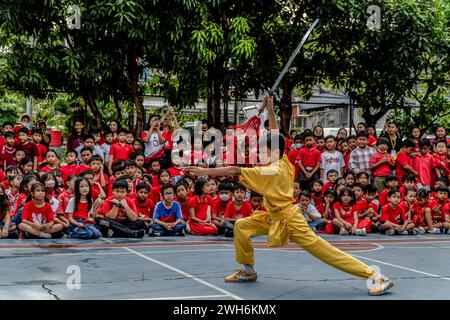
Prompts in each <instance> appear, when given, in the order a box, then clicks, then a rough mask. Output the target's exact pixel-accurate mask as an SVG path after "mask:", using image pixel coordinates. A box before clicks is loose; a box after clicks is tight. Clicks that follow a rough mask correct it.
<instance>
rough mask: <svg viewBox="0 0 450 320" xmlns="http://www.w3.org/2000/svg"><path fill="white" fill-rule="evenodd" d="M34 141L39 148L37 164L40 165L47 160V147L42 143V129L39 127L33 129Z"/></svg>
mask: <svg viewBox="0 0 450 320" xmlns="http://www.w3.org/2000/svg"><path fill="white" fill-rule="evenodd" d="M31 137H32V141H33V143H34V144H35V145H36V149H37V164H38V167H39V166H40V165H41V163H43V162H44V161H45V157H46V153H47V147H46V146H45V145H44V144H42V143H41V142H42V131H41V130H39V129H34V130H33V131H32V136H31Z"/></svg>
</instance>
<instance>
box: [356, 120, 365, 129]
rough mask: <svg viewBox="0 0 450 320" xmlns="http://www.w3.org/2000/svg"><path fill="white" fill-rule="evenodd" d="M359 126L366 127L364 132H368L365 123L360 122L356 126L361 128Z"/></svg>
mask: <svg viewBox="0 0 450 320" xmlns="http://www.w3.org/2000/svg"><path fill="white" fill-rule="evenodd" d="M359 125H362V126H364V131H366V130H367V123H365V122H358V124H357V125H356V126H359Z"/></svg>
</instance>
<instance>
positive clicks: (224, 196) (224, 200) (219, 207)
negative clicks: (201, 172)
mask: <svg viewBox="0 0 450 320" xmlns="http://www.w3.org/2000/svg"><path fill="white" fill-rule="evenodd" d="M232 191H233V185H232V184H231V183H227V182H225V183H221V184H220V185H219V196H218V197H217V199H216V200H214V201H213V204H212V207H211V216H212V222H213V224H214V225H215V226H216V228H217V230H218V233H219V234H220V235H221V234H224V233H225V229H224V228H223V227H222V223H223V221H225V219H224V214H225V209H226V208H227V205H228V204H229V203H230V202H231V201H232V199H231V198H232Z"/></svg>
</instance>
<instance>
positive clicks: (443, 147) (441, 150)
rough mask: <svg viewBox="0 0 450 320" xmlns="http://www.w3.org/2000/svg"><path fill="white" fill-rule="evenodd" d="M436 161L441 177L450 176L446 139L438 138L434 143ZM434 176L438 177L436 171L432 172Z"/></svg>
mask: <svg viewBox="0 0 450 320" xmlns="http://www.w3.org/2000/svg"><path fill="white" fill-rule="evenodd" d="M434 150H435V152H434V154H433V157H434V163H435V164H436V170H437V171H439V176H440V177H446V178H448V177H449V175H450V169H449V162H448V160H447V143H446V141H445V140H438V141H436V142H435V143H434ZM431 173H432V174H433V178H434V179H436V173H435V172H434V171H432V172H431Z"/></svg>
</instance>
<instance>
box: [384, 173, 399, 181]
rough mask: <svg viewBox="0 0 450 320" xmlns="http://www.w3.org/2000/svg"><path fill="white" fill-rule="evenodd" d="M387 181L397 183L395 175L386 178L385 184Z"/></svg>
mask: <svg viewBox="0 0 450 320" xmlns="http://www.w3.org/2000/svg"><path fill="white" fill-rule="evenodd" d="M389 181H398V177H397V176H396V175H395V174H390V175H388V176H387V177H386V183H388V182H389Z"/></svg>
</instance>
